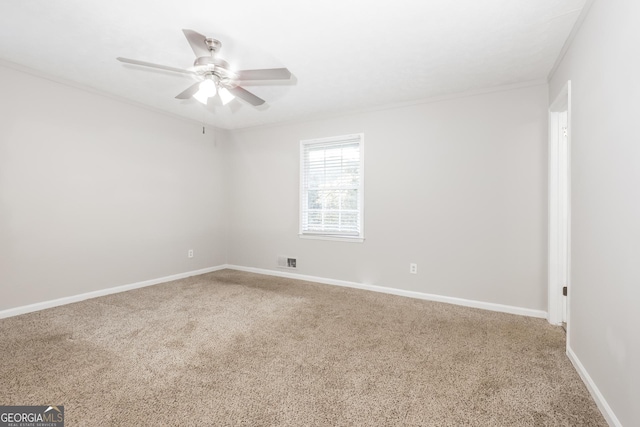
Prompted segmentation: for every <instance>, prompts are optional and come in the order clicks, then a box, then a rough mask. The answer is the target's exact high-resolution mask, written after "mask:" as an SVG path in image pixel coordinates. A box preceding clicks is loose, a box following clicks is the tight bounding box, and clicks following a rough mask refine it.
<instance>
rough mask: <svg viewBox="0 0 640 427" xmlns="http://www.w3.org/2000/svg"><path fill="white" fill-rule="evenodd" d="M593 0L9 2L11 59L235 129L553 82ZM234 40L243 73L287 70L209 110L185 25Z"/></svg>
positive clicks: (1, 32) (231, 58) (228, 50)
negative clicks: (247, 95)
mask: <svg viewBox="0 0 640 427" xmlns="http://www.w3.org/2000/svg"><path fill="white" fill-rule="evenodd" d="M584 3H585V0H456V1H453V0H395V1H391V0H378V1H375V0H373V1H372V0H324V1H316V2H308V1H300V0H278V1H263V0H245V1H236V2H231V1H225V2H222V1H204V0H180V1H175V0H108V1H97V0H5V1H2V2H0V59H1V60H4V61H8V62H12V63H16V64H19V65H21V66H24V67H28V68H31V69H34V70H37V71H39V72H41V73H43V74H45V75H47V76H51V77H53V78H56V79H62V80H64V81H71V82H74V83H75V84H78V85H81V86H85V87H90V88H93V89H96V90H98V91H100V92H105V93H109V94H112V95H116V96H119V97H123V98H127V99H129V100H132V101H135V102H138V103H142V104H145V105H149V106H153V107H154V108H158V109H161V110H165V111H167V112H170V113H173V114H177V115H180V116H183V117H186V118H190V119H193V120H198V121H203V122H206V123H207V124H209V125H213V126H217V127H222V128H227V129H236V128H243V127H249V126H255V125H260V124H267V123H276V122H285V121H292V120H301V119H308V118H313V117H318V116H326V115H332V114H338V113H342V112H348V111H355V110H362V109H368V108H372V107H380V106H384V105H389V104H398V103H404V102H411V101H416V100H423V99H427V98H431V97H437V96H443V95H449V94H454V93H462V92H467V91H473V90H479V89H484V88H489V87H493V86H501V85H508V84H514V83H521V82H528V81H534V80H541V79H545V78H546V77H547V74H548V73H549V71H550V70H551V68H552V67H553V64H554V62H555V60H556V58H557V56H558V54H559V53H560V50H561V48H562V45H563V44H564V42H565V40H566V39H567V37H568V35H569V33H570V31H571V28H572V27H573V25H574V23H575V22H576V19H577V17H578V15H579V13H580V10H581V8H582V7H583V6H584ZM183 28H187V29H193V30H195V31H197V32H200V33H202V34H204V35H206V36H209V37H215V38H217V39H219V40H220V41H221V42H222V50H221V51H220V53H219V56H220V57H222V58H224V59H225V60H227V61H228V62H230V63H231V65H232V66H234V67H236V69H254V68H274V67H287V68H289V70H290V71H291V72H292V73H293V76H294V77H293V79H292V81H290V82H287V84H276V85H269V86H267V85H253V86H248V85H245V88H246V89H248V90H250V91H251V92H254V93H255V94H256V95H258V96H260V97H262V98H264V99H266V100H267V104H268V108H259V109H256V108H254V107H252V106H250V105H249V104H246V103H244V102H243V101H240V100H235V101H233V103H232V104H230V105H228V106H226V107H222V106H211V105H210V106H208V107H207V109H205V107H204V106H202V105H201V104H199V103H198V102H197V101H195V100H193V99H191V100H186V101H179V100H177V99H175V98H174V97H175V95H177V94H178V93H180V92H181V91H182V90H184V89H186V88H187V87H188V86H189V85H191V84H192V80H191V78H190V77H188V76H185V75H180V74H173V73H169V72H164V71H155V70H151V69H143V68H141V67H133V66H130V65H124V64H122V63H120V62H118V61H116V59H115V58H116V57H118V56H122V57H127V58H133V59H139V60H143V61H148V62H154V63H159V64H163V65H169V66H173V67H178V68H188V67H190V66H191V65H192V64H193V60H194V59H195V57H194V54H193V52H192V50H191V48H190V47H189V44H188V43H187V41H186V39H185V37H184V35H183V34H182V31H181V29H183Z"/></svg>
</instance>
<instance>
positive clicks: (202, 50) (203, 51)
mask: <svg viewBox="0 0 640 427" xmlns="http://www.w3.org/2000/svg"><path fill="white" fill-rule="evenodd" d="M182 32H183V33H184V35H185V37H186V38H187V41H188V42H189V45H191V49H193V53H195V54H196V56H197V57H198V58H200V57H201V56H209V55H210V53H209V47H208V46H207V38H206V37H205V36H203V35H202V34H200V33H198V32H196V31H193V30H182Z"/></svg>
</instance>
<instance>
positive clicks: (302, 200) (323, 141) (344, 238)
mask: <svg viewBox="0 0 640 427" xmlns="http://www.w3.org/2000/svg"><path fill="white" fill-rule="evenodd" d="M356 138H357V139H358V140H359V142H358V144H359V149H360V166H359V170H360V187H359V189H358V190H359V191H358V206H359V212H358V213H359V216H360V233H359V234H358V235H357V236H350V235H340V234H322V233H308V232H304V231H303V229H302V226H303V220H302V216H303V214H302V211H303V207H304V204H305V203H306V195H305V188H304V177H305V170H304V165H305V159H304V148H305V146H307V145H314V144H319V145H320V144H328V143H332V142H337V143H339V142H342V141H348V140H353V139H356ZM298 210H299V233H298V236H299V237H300V238H302V239H317V240H333V241H340V242H352V243H362V242H364V134H363V133H358V134H349V135H341V136H333V137H329V138H316V139H306V140H302V141H300V203H299V206H298Z"/></svg>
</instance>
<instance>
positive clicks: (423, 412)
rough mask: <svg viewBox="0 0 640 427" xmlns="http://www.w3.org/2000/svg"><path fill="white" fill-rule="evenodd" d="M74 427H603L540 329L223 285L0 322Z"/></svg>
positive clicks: (542, 325)
mask: <svg viewBox="0 0 640 427" xmlns="http://www.w3.org/2000/svg"><path fill="white" fill-rule="evenodd" d="M0 336H1V339H0V358H1V365H0V404H1V405H42V404H62V405H64V406H65V416H66V425H67V426H69V427H73V426H212V425H216V426H217V425H229V426H231V425H244V426H278V425H286V426H325V425H327V426H329V425H330V426H358V425H360V426H606V423H605V421H604V419H603V418H602V416H601V415H600V413H599V412H598V409H597V408H596V405H595V403H594V402H593V400H592V399H591V398H590V396H589V393H588V392H587V390H586V388H585V386H584V384H583V383H582V382H581V381H580V379H579V377H578V375H577V374H576V372H575V370H574V369H573V367H572V366H571V363H570V362H569V360H568V359H567V358H566V356H565V354H564V345H565V344H564V332H563V331H562V330H561V329H560V328H559V327H552V326H550V325H549V324H548V323H547V322H546V321H545V320H542V319H532V318H526V317H520V316H514V315H509V314H502V313H493V312H488V311H483V310H477V309H471V308H465V307H457V306H453V305H448V304H441V303H433V302H427V301H419V300H413V299H409V298H402V297H396V296H391V295H385V294H379V293H373V292H367V291H360V290H355V289H347V288H340V287H334V286H328V285H320V284H311V283H306V282H299V281H294V280H288V279H281V278H274V277H268V276H261V275H255V274H249V273H241V272H236V271H229V270H224V271H219V272H215V273H210V274H205V275H202V276H197V277H192V278H188V279H184V280H179V281H175V282H171V283H166V284H162V285H157V286H152V287H148V288H144V289H138V290H134V291H130V292H126V293H121V294H116V295H110V296H106V297H102V298H97V299H92V300H88V301H83V302H80V303H76V304H70V305H66V306H63V307H57V308H53V309H49V310H44V311H41V312H37V313H31V314H27V315H23V316H18V317H13V318H9V319H4V320H0Z"/></svg>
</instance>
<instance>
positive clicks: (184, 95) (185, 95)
mask: <svg viewBox="0 0 640 427" xmlns="http://www.w3.org/2000/svg"><path fill="white" fill-rule="evenodd" d="M200 83H201V82H198V83H195V84H192V85H191V86H189V87H188V88H186V89H185V90H183V91H182V92H180V93H179V94H178V95H176V98H177V99H189V98H191V97H192V96H193V95H195V94H196V93H197V92H198V91H199V90H200Z"/></svg>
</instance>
